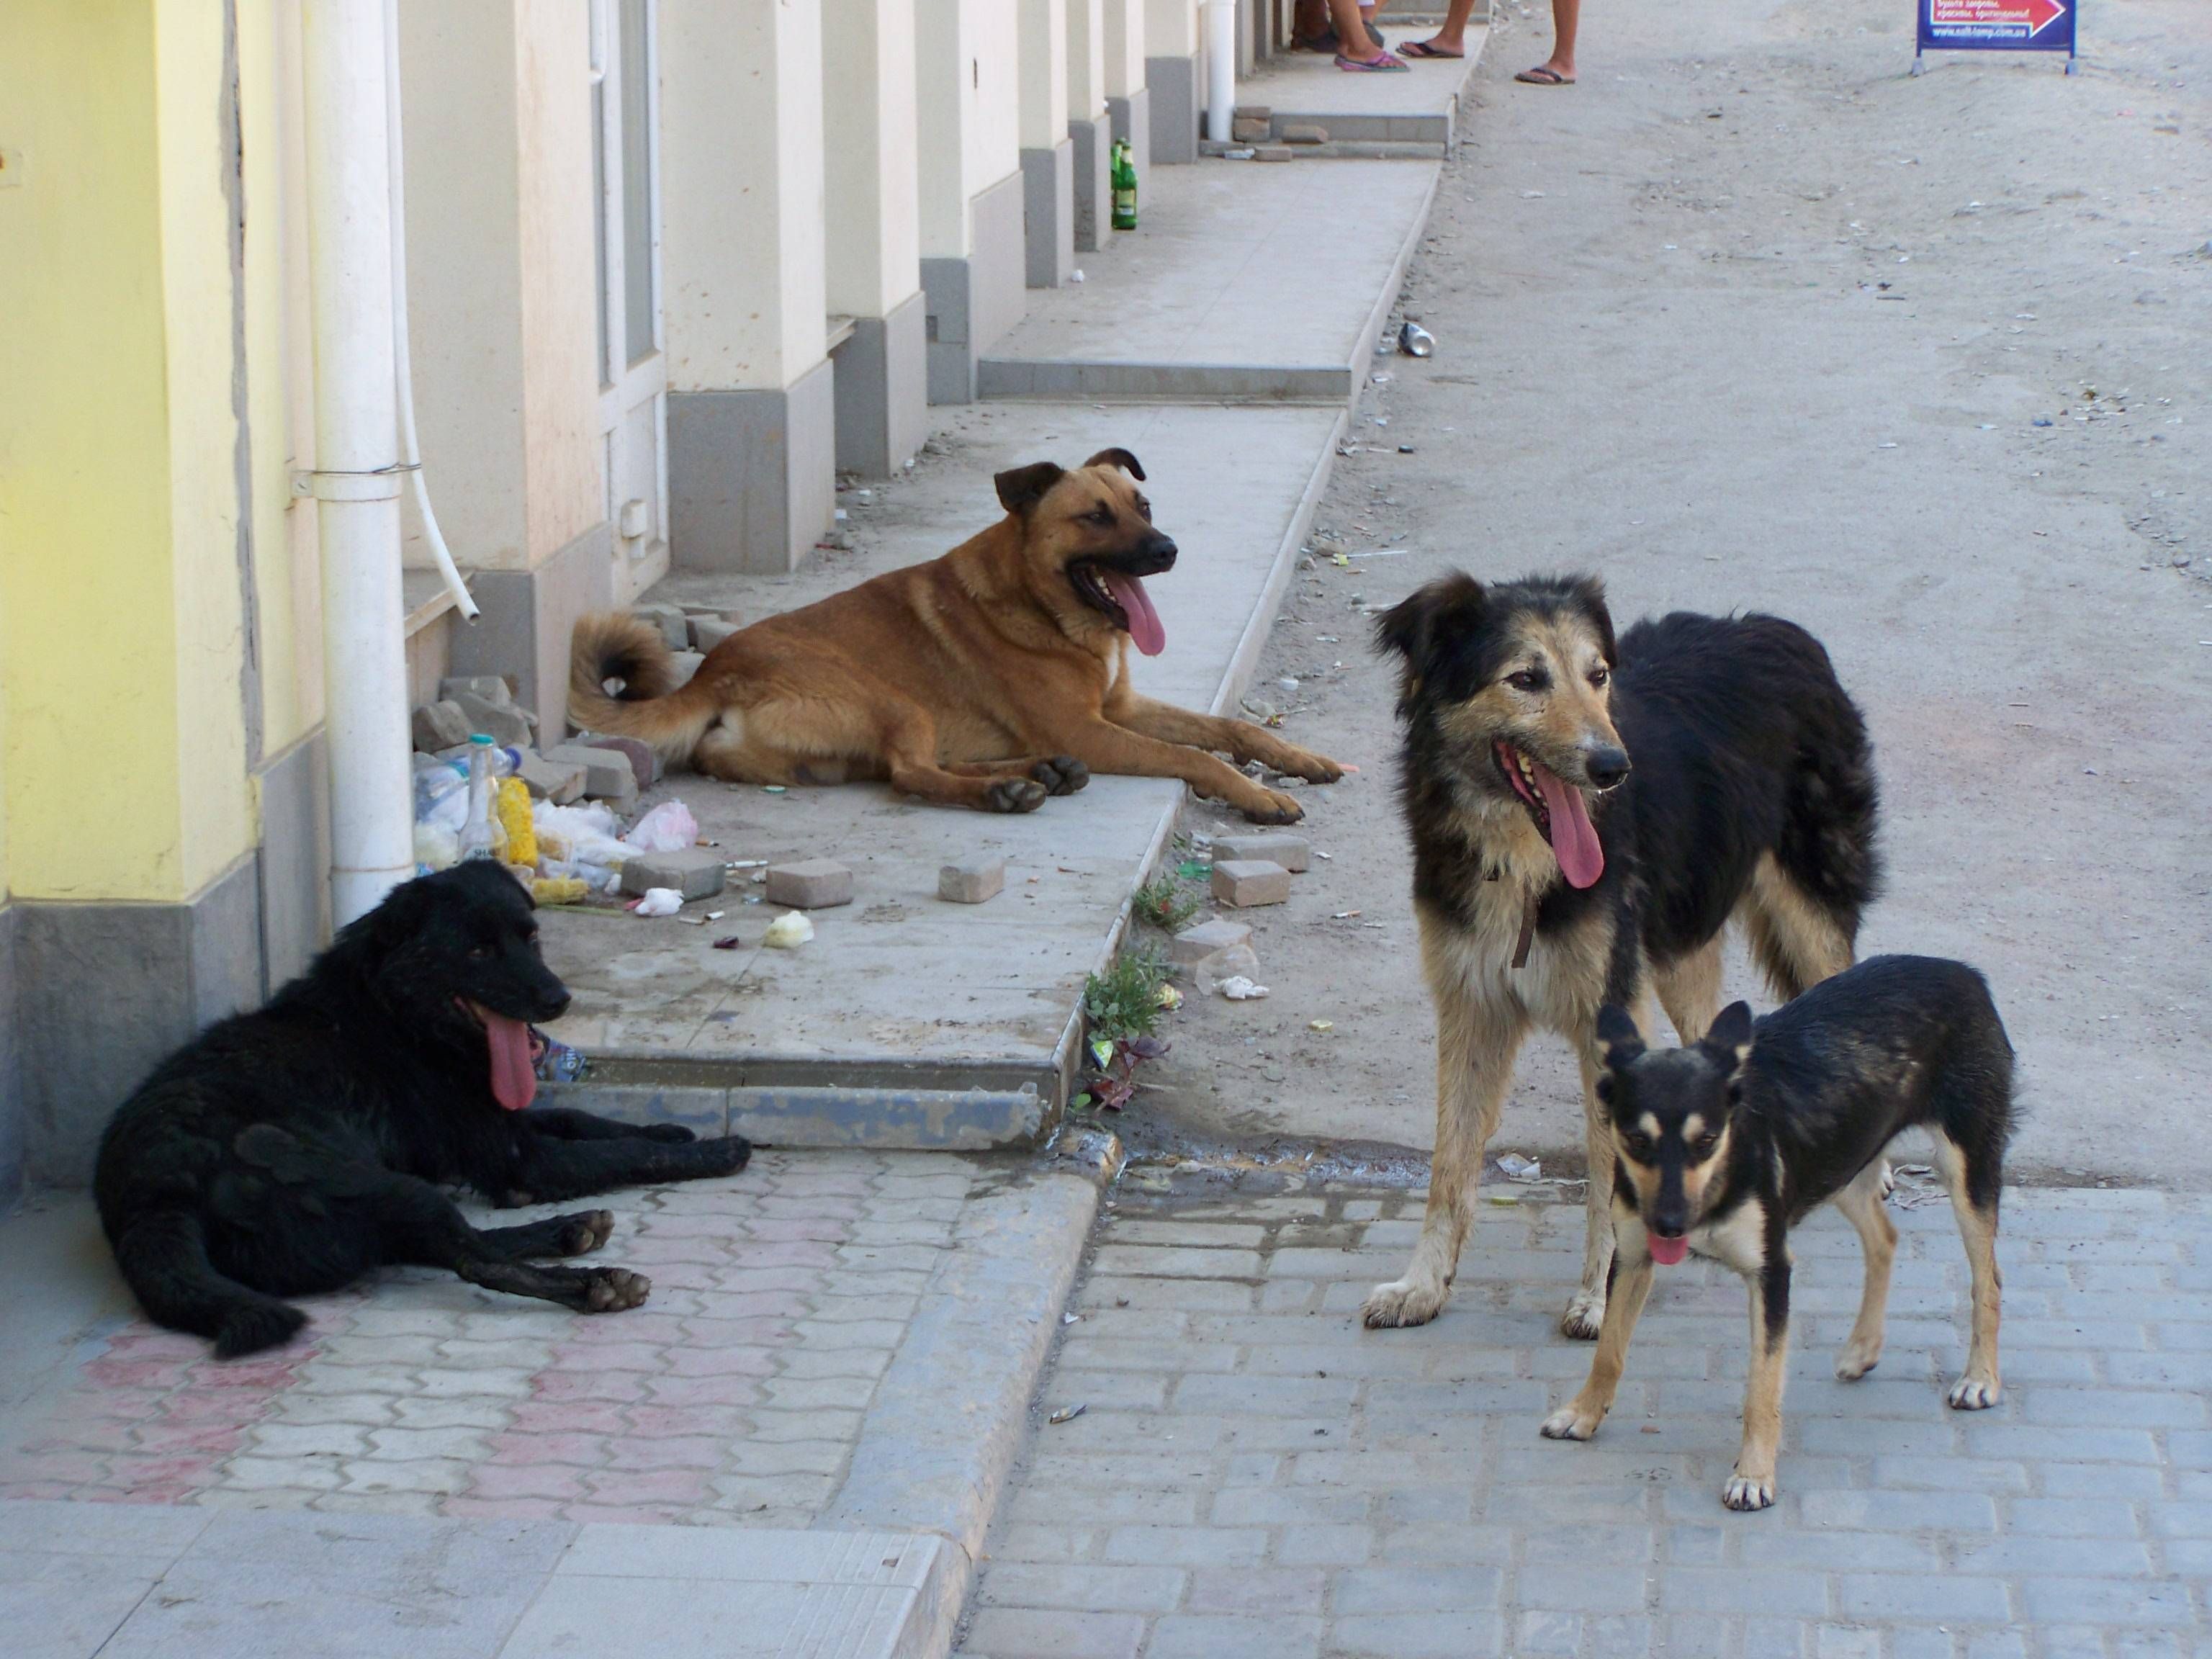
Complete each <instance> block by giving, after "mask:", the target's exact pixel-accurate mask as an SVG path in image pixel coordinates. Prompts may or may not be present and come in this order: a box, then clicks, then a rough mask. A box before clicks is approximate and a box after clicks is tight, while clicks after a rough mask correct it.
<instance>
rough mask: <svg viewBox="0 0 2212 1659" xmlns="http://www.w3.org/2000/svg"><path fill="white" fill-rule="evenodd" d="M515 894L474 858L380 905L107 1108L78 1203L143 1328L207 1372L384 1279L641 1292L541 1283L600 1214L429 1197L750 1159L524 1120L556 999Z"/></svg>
mask: <svg viewBox="0 0 2212 1659" xmlns="http://www.w3.org/2000/svg"><path fill="white" fill-rule="evenodd" d="M567 1006H568V991H567V989H566V988H565V987H563V986H562V983H561V981H559V980H558V979H556V978H555V977H554V975H553V972H552V970H551V969H549V968H547V967H546V965H545V963H544V958H543V957H540V956H539V955H538V923H537V918H536V917H535V916H534V915H532V905H531V902H530V896H529V895H528V894H527V893H526V892H524V891H523V890H522V888H521V886H520V884H518V883H517V882H516V881H515V879H514V878H513V877H512V876H510V875H508V874H507V872H506V871H505V870H504V869H503V868H501V866H498V865H495V864H493V863H491V862H490V861H489V860H483V861H479V862H473V863H469V864H464V865H462V866H459V868H458V869H453V870H448V871H446V872H443V873H442V874H440V875H435V876H425V877H423V878H421V879H420V880H416V881H411V882H409V883H408V884H406V885H404V886H403V887H399V888H397V889H395V890H393V891H392V893H391V894H390V895H389V896H387V897H386V899H385V901H384V902H383V903H382V904H380V905H379V906H378V907H377V908H375V909H374V910H372V911H371V912H370V913H369V914H368V915H366V916H363V917H362V919H361V920H360V921H356V922H354V923H352V924H351V925H350V926H349V927H346V928H345V929H344V930H343V931H342V932H341V933H339V934H338V936H337V939H336V941H335V942H334V943H333V944H332V945H331V948H330V949H329V950H328V951H325V952H324V953H323V954H322V955H321V956H320V957H317V958H316V959H315V962H314V963H313V965H312V966H311V967H309V969H307V973H305V974H304V975H301V977H300V978H298V979H296V980H295V981H293V982H292V983H291V984H289V985H288V986H286V987H284V988H283V990H281V991H279V992H278V993H277V994H276V997H275V999H274V1000H271V1001H270V1004H269V1006H267V1007H265V1008H264V1009H261V1010H260V1011H259V1012H256V1013H251V1014H242V1015H240V1016H239V1017H238V1018H234V1019H228V1020H225V1021H223V1022H222V1024H218V1025H215V1026H211V1027H210V1028H209V1030H207V1031H205V1032H204V1033H203V1034H202V1035H201V1036H200V1037H199V1038H198V1039H197V1041H195V1042H192V1043H191V1044H190V1045H189V1046H187V1047H186V1048H183V1049H181V1050H179V1052H178V1053H177V1054H173V1055H172V1056H171V1057H170V1058H169V1059H168V1060H165V1061H164V1062H162V1064H161V1066H159V1067H157V1068H156V1069H155V1073H154V1074H153V1075H152V1076H151V1077H149V1078H148V1079H146V1081H145V1082H144V1083H143V1084H141V1085H139V1086H138V1089H137V1092H136V1093H135V1094H133V1095H132V1096H131V1098H130V1099H129V1100H127V1101H125V1103H123V1106H122V1108H121V1109H119V1110H118V1112H117V1113H116V1115H115V1117H114V1120H113V1121H112V1122H111V1123H110V1124H109V1125H108V1126H107V1133H106V1135H105V1136H104V1137H103V1138H102V1139H101V1141H100V1158H99V1163H98V1166H97V1169H96V1171H95V1173H94V1182H93V1193H94V1198H95V1199H96V1200H97V1201H98V1204H99V1207H100V1225H102V1226H103V1227H104V1228H105V1229H106V1233H107V1237H108V1242H109V1243H111V1244H112V1245H113V1246H114V1249H115V1259H116V1261H117V1263H118V1265H119V1266H120V1267H121V1268H122V1269H123V1277H124V1279H125V1281H126V1282H127V1283H128V1284H129V1285H130V1286H131V1290H132V1291H135V1292H136V1293H137V1297H138V1301H139V1304H140V1305H141V1306H143V1308H144V1309H145V1310H146V1312H147V1313H148V1315H149V1316H151V1317H152V1318H154V1319H155V1320H157V1321H159V1322H161V1323H162V1324H164V1325H167V1326H169V1327H171V1328H173V1329H176V1330H180V1331H191V1332H192V1333H194V1334H197V1335H200V1336H204V1337H210V1338H212V1339H213V1340H214V1342H215V1351H216V1354H217V1355H218V1356H220V1357H222V1358H232V1357H234V1356H235V1355H238V1354H246V1353H252V1352H254V1351H256V1350H257V1349H260V1348H266V1347H270V1346H274V1345H275V1344H276V1343H279V1342H282V1341H283V1340H285V1339H286V1338H288V1337H289V1336H290V1335H291V1334H293V1333H294V1332H295V1331H297V1330H298V1329H299V1328H300V1327H301V1325H303V1324H305V1323H306V1322H307V1316H306V1315H305V1314H303V1313H301V1311H300V1310H299V1309H297V1308H295V1307H293V1306H292V1305H291V1304H289V1303H288V1302H285V1301H283V1299H282V1298H283V1297H290V1296H305V1295H310V1294H313V1293H315V1292H318V1291H335V1290H337V1289H339V1288H340V1287H341V1286H343V1285H349V1284H351V1283H352V1282H353V1281H354V1280H355V1279H359V1278H360V1277H361V1276H362V1274H364V1273H368V1272H369V1271H371V1270H372V1269H374V1268H376V1267H382V1266H384V1265H386V1264H387V1263H390V1264H398V1263H403V1262H404V1263H413V1264H416V1265H419V1266H424V1267H446V1268H450V1269H451V1270H452V1271H453V1272H454V1273H458V1274H459V1275H460V1276H461V1277H462V1278H463V1279H467V1280H469V1281H470V1282H471V1283H472V1284H477V1285H483V1286H485V1287H486V1288H488V1289H490V1290H495V1291H511V1292H513V1294H515V1295H517V1296H532V1297H543V1298H544V1299H545V1300H547V1301H549V1302H559V1303H562V1304H566V1305H567V1306H568V1307H571V1308H574V1309H576V1310H578V1311H580V1312H583V1313H603V1312H611V1311H613V1310H618V1309H623V1308H633V1307H635V1306H636V1305H637V1304H639V1303H641V1302H642V1301H644V1300H645V1297H646V1292H647V1290H648V1289H649V1288H650V1286H649V1285H647V1281H646V1280H645V1279H644V1278H643V1276H642V1275H641V1274H638V1273H629V1272H626V1271H624V1270H623V1269H622V1268H620V1267H582V1268H580V1267H537V1266H534V1265H532V1261H533V1259H534V1258H538V1257H544V1256H572V1255H583V1254H584V1253H585V1252H586V1251H589V1250H595V1249H599V1246H600V1245H602V1244H604V1243H606V1240H607V1236H608V1234H609V1232H610V1231H611V1230H612V1228H613V1225H614V1221H613V1218H612V1217H611V1216H610V1215H609V1214H608V1213H607V1212H606V1211H605V1210H586V1211H582V1212H578V1213H576V1214H573V1215H563V1216H554V1217H551V1218H549V1219H546V1220H543V1221H533V1222H531V1223H529V1224H528V1225H524V1226H520V1227H498V1228H493V1229H490V1230H489V1231H484V1230H480V1229H478V1228H476V1227H473V1226H471V1225H469V1222H468V1221H467V1219H466V1218H465V1217H464V1216H463V1215H462V1214H461V1212H459V1210H458V1209H456V1208H455V1207H454V1206H453V1200H452V1199H450V1198H449V1197H447V1195H446V1194H445V1192H444V1191H442V1190H441V1185H440V1183H443V1182H465V1183H466V1184H468V1185H469V1186H471V1187H474V1188H477V1190H478V1191H479V1192H482V1193H483V1194H485V1195H486V1196H488V1197H489V1198H490V1199H491V1200H492V1201H493V1202H494V1203H495V1204H498V1205H501V1206H512V1205H519V1204H533V1203H557V1202H560V1201H562V1200H568V1199H573V1198H581V1197H583V1196H585V1195H586V1194H590V1193H600V1192H605V1191H606V1190H607V1189H608V1188H611V1187H621V1186H628V1185H631V1184H634V1183H636V1182H662V1181H687V1180H692V1179H695V1178H697V1177H699V1176H721V1175H729V1174H732V1173H733V1172H734V1171H736V1170H741V1169H743V1168H744V1165H745V1161H746V1158H748V1157H749V1156H750V1152H751V1148H750V1146H747V1145H746V1143H745V1142H744V1140H743V1139H738V1137H736V1136H732V1137H729V1138H728V1139H717V1140H696V1139H694V1138H693V1136H692V1133H691V1132H690V1130H689V1129H686V1128H683V1127H680V1126H678V1125H675V1124H659V1125H655V1126H653V1127H648V1128H634V1127H630V1126H629V1125H627V1124H622V1123H616V1122H612V1121H609V1120H607V1119H605V1118H598V1117H593V1116H592V1115H589V1114H587V1113H584V1112H579V1111H572V1110H567V1109H549V1108H543V1107H538V1108H533V1107H532V1104H531V1103H532V1099H533V1097H535V1094H536V1091H537V1083H536V1079H535V1075H534V1073H532V1068H531V1054H530V1031H529V1022H531V1021H532V1020H540V1019H551V1018H556V1016H558V1015H559V1014H560V1012H562V1010H563V1009H564V1008H566V1007H567Z"/></svg>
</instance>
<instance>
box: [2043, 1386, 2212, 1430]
mask: <svg viewBox="0 0 2212 1659" xmlns="http://www.w3.org/2000/svg"><path fill="white" fill-rule="evenodd" d="M2021 1401H2022V1407H2021V1415H2022V1416H2023V1417H2024V1418H2025V1419H2027V1421H2028V1422H2031V1423H2056V1424H2069V1425H2071V1424H2077V1423H2078V1424H2089V1425H2098V1426H2104V1425H2113V1426H2121V1427H2134V1428H2146V1429H2196V1428H2202V1427H2203V1425H2204V1401H2203V1398H2202V1396H2200V1395H2190V1394H2184V1393H2181V1392H2179V1391H2178V1390H2177V1391H2172V1392H2165V1391H2160V1392H2151V1391H2148V1390H2135V1389H2046V1388H2038V1389H2024V1390H2022V1391H2021Z"/></svg>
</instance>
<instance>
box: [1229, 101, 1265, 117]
mask: <svg viewBox="0 0 2212 1659" xmlns="http://www.w3.org/2000/svg"><path fill="white" fill-rule="evenodd" d="M1229 113H1230V118H1231V120H1234V121H1272V120H1273V119H1274V118H1275V106H1273V104H1239V105H1237V107H1236V108H1235V109H1233V110H1231V112H1229Z"/></svg>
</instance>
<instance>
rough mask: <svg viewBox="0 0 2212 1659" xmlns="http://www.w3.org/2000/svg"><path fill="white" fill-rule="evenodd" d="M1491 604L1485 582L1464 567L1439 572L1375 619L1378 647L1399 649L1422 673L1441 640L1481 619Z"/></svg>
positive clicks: (1412, 667) (1408, 663) (1412, 668)
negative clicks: (1430, 580)
mask: <svg viewBox="0 0 2212 1659" xmlns="http://www.w3.org/2000/svg"><path fill="white" fill-rule="evenodd" d="M1488 604H1489V599H1488V597H1487V596H1486V594H1485V593H1484V592H1483V591H1482V584H1481V583H1480V582H1479V581H1477V580H1475V579H1474V577H1472V576H1470V575H1468V574H1467V572H1465V571H1464V570H1455V571H1454V572H1453V573H1452V574H1450V575H1449V576H1439V577H1437V580H1434V581H1432V582H1431V583H1429V584H1428V586H1425V587H1418V588H1415V589H1414V590H1413V592H1412V593H1410V594H1408V595H1407V597H1406V598H1404V599H1401V600H1399V601H1398V603H1397V604H1395V605H1392V606H1391V607H1390V608H1389V610H1388V611H1384V612H1383V614H1382V616H1381V617H1378V618H1377V619H1376V623H1375V643H1376V647H1377V648H1379V649H1381V650H1384V651H1395V652H1396V653H1398V654H1399V655H1400V656H1401V657H1403V658H1404V659H1406V666H1407V669H1408V670H1409V671H1411V672H1413V673H1414V674H1416V675H1418V674H1420V673H1422V672H1424V671H1425V670H1426V669H1427V667H1428V665H1429V659H1430V658H1431V656H1432V655H1433V654H1434V653H1435V651H1436V644H1437V640H1439V639H1440V638H1442V637H1443V636H1444V635H1448V634H1455V633H1461V632H1463V631H1465V630H1467V629H1471V628H1474V626H1475V625H1476V624H1478V623H1480V622H1481V620H1482V613H1483V611H1484V610H1485V609H1486V607H1487V605H1488Z"/></svg>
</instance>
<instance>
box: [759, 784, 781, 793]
mask: <svg viewBox="0 0 2212 1659" xmlns="http://www.w3.org/2000/svg"><path fill="white" fill-rule="evenodd" d="M783 792H784V790H783V786H782V785H781V784H780V783H764V784H763V785H761V793H763V795H781V793H783Z"/></svg>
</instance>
